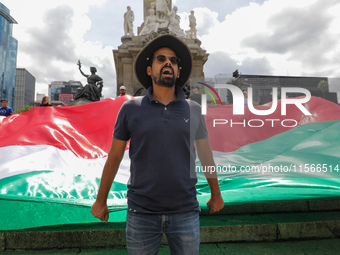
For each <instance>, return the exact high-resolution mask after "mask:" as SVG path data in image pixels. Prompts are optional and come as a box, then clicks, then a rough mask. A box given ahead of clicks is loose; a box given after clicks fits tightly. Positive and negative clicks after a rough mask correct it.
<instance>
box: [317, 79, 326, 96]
mask: <svg viewBox="0 0 340 255" xmlns="http://www.w3.org/2000/svg"><path fill="white" fill-rule="evenodd" d="M318 89H320V90H321V92H322V94H323V98H326V92H327V91H328V82H327V81H325V80H322V81H320V82H319V84H318Z"/></svg>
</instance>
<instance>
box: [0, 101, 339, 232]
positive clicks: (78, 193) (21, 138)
mask: <svg viewBox="0 0 340 255" xmlns="http://www.w3.org/2000/svg"><path fill="white" fill-rule="evenodd" d="M128 99H129V97H120V98H117V99H105V100H102V101H100V102H95V103H91V104H87V105H82V106H72V107H35V108H33V109H32V110H30V111H28V112H25V113H21V114H15V115H12V116H10V117H7V118H1V119H0V123H1V124H0V155H1V157H2V159H1V162H0V208H1V209H0V230H11V229H24V228H34V227H40V226H47V225H59V224H74V223H91V222H98V220H97V219H95V218H94V217H93V216H92V214H91V213H90V207H91V205H92V203H93V202H94V199H95V197H96V194H97V191H98V187H99V181H100V177H101V172H102V169H103V166H104V163H105V160H106V157H107V153H108V150H109V148H110V145H111V139H112V133H113V128H114V124H115V119H116V117H117V113H118V111H119V109H120V107H121V105H122V103H123V102H124V101H126V100H128ZM304 106H305V107H306V108H307V109H308V110H309V111H310V112H311V113H312V115H311V116H305V115H304V114H302V113H301V112H300V111H299V110H298V109H294V106H293V105H292V106H289V108H288V109H287V115H286V116H282V114H281V111H280V107H278V109H277V110H276V111H275V112H274V113H272V114H271V115H269V116H256V115H254V114H252V113H251V112H250V111H249V110H248V109H245V114H244V115H242V116H235V115H233V114H232V106H220V107H212V108H208V112H207V115H206V116H205V117H206V122H207V127H208V131H209V140H210V144H211V147H212V149H213V151H214V156H215V161H216V164H217V166H216V171H218V174H219V177H220V179H219V180H220V185H221V189H222V196H223V198H224V201H225V203H227V204H232V203H254V202H269V201H293V200H305V199H320V198H334V197H339V195H340V190H339V187H340V185H339V178H338V176H339V174H338V171H340V169H339V168H340V106H338V105H336V104H334V103H331V102H329V101H326V100H323V99H320V98H315V97H312V99H311V100H310V101H309V102H308V103H306V104H304ZM268 107H270V105H269V106H259V107H257V108H258V109H268ZM216 120H218V121H216ZM127 150H128V148H127ZM129 165H130V161H129V158H128V153H125V156H124V158H123V161H122V163H121V166H120V169H119V172H118V174H117V177H116V179H115V181H114V183H113V185H112V188H111V191H110V194H109V200H108V203H109V209H110V212H111V213H110V221H118V222H119V221H125V212H126V191H127V188H126V183H127V181H128V178H129ZM196 169H197V172H198V177H199V178H198V183H197V190H198V200H199V202H200V206H201V207H202V208H204V207H205V203H206V201H207V199H208V197H209V195H210V194H209V187H208V185H207V182H206V180H205V178H204V177H203V172H204V169H202V168H201V167H200V164H199V161H197V162H196Z"/></svg>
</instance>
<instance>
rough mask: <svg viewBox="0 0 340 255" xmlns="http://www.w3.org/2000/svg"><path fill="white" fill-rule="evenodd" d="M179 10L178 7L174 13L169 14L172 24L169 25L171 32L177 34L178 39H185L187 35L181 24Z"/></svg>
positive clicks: (174, 9) (175, 7) (174, 8)
mask: <svg viewBox="0 0 340 255" xmlns="http://www.w3.org/2000/svg"><path fill="white" fill-rule="evenodd" d="M177 11H178V8H177V6H174V7H173V8H172V11H170V12H169V18H170V24H169V32H170V33H173V34H175V35H176V36H178V37H184V36H185V34H184V32H183V30H182V29H181V27H180V26H179V24H180V19H181V17H180V16H179V15H178V14H177Z"/></svg>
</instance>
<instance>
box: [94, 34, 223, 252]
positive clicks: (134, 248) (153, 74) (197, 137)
mask: <svg viewBox="0 0 340 255" xmlns="http://www.w3.org/2000/svg"><path fill="white" fill-rule="evenodd" d="M134 69H135V75H136V78H137V81H138V82H139V83H140V84H141V85H142V86H143V87H144V88H145V89H147V95H146V96H144V97H139V98H135V99H132V100H129V101H127V102H125V103H124V104H123V105H122V107H121V109H120V112H119V114H118V116H117V120H116V123H115V127H114V133H113V140H112V144H111V148H110V150H109V153H108V158H107V161H106V163H105V166H104V169H103V173H102V177H101V182H100V187H99V190H98V195H97V198H96V201H95V202H94V204H93V205H92V209H91V212H92V214H93V215H94V216H95V217H96V218H99V219H100V220H102V221H105V222H107V221H108V218H109V209H108V206H107V197H108V193H109V191H110V188H111V185H112V182H113V180H114V178H115V175H116V173H117V171H118V168H119V165H120V162H121V160H122V157H123V155H124V151H125V148H126V145H127V141H129V140H130V149H129V156H130V159H131V165H130V173H131V174H130V179H129V181H128V184H127V187H128V192H127V201H128V210H127V218H126V243H127V249H128V253H129V254H138V255H140V254H157V253H158V251H159V247H160V244H161V239H162V235H163V233H165V234H166V236H167V239H168V243H169V248H170V251H171V253H172V254H198V253H199V243H200V239H199V235H200V233H199V211H200V208H199V203H198V201H197V198H196V195H197V192H196V187H195V185H196V183H197V178H196V173H195V160H196V152H195V146H194V142H195V145H196V149H197V153H198V157H199V159H200V162H201V165H202V167H206V168H207V169H211V168H210V166H215V163H214V159H213V156H212V151H211V148H210V145H209V141H208V133H207V129H206V125H205V120H204V116H202V115H201V107H200V105H199V104H197V103H196V102H193V101H190V100H186V99H185V94H184V92H183V90H182V87H183V86H184V85H185V84H186V83H187V82H188V80H189V78H190V74H191V70H192V56H191V53H190V50H189V48H188V47H187V45H186V44H185V43H184V42H182V41H181V40H180V39H178V38H176V37H174V36H172V35H169V34H166V35H162V36H159V37H157V38H155V39H154V40H152V41H151V42H149V43H148V44H147V45H146V46H145V47H144V48H143V49H142V50H141V51H140V52H139V54H138V55H137V57H136V60H135V63H134ZM208 166H209V168H208ZM205 174H206V178H207V181H208V184H209V187H210V191H211V197H210V199H209V200H208V202H207V206H208V207H210V213H214V212H218V211H220V210H221V209H222V208H223V207H224V201H223V199H222V196H221V192H220V187H219V184H218V179H217V175H216V172H215V173H213V172H207V173H205Z"/></svg>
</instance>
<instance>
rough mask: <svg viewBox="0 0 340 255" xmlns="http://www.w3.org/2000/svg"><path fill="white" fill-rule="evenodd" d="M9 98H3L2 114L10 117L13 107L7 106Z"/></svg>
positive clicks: (0, 112)
mask: <svg viewBox="0 0 340 255" xmlns="http://www.w3.org/2000/svg"><path fill="white" fill-rule="evenodd" d="M7 104H8V100H7V99H6V98H3V99H1V106H2V107H1V108H0V116H5V117H8V116H9V115H12V114H13V109H12V108H11V107H8V106H7Z"/></svg>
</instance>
